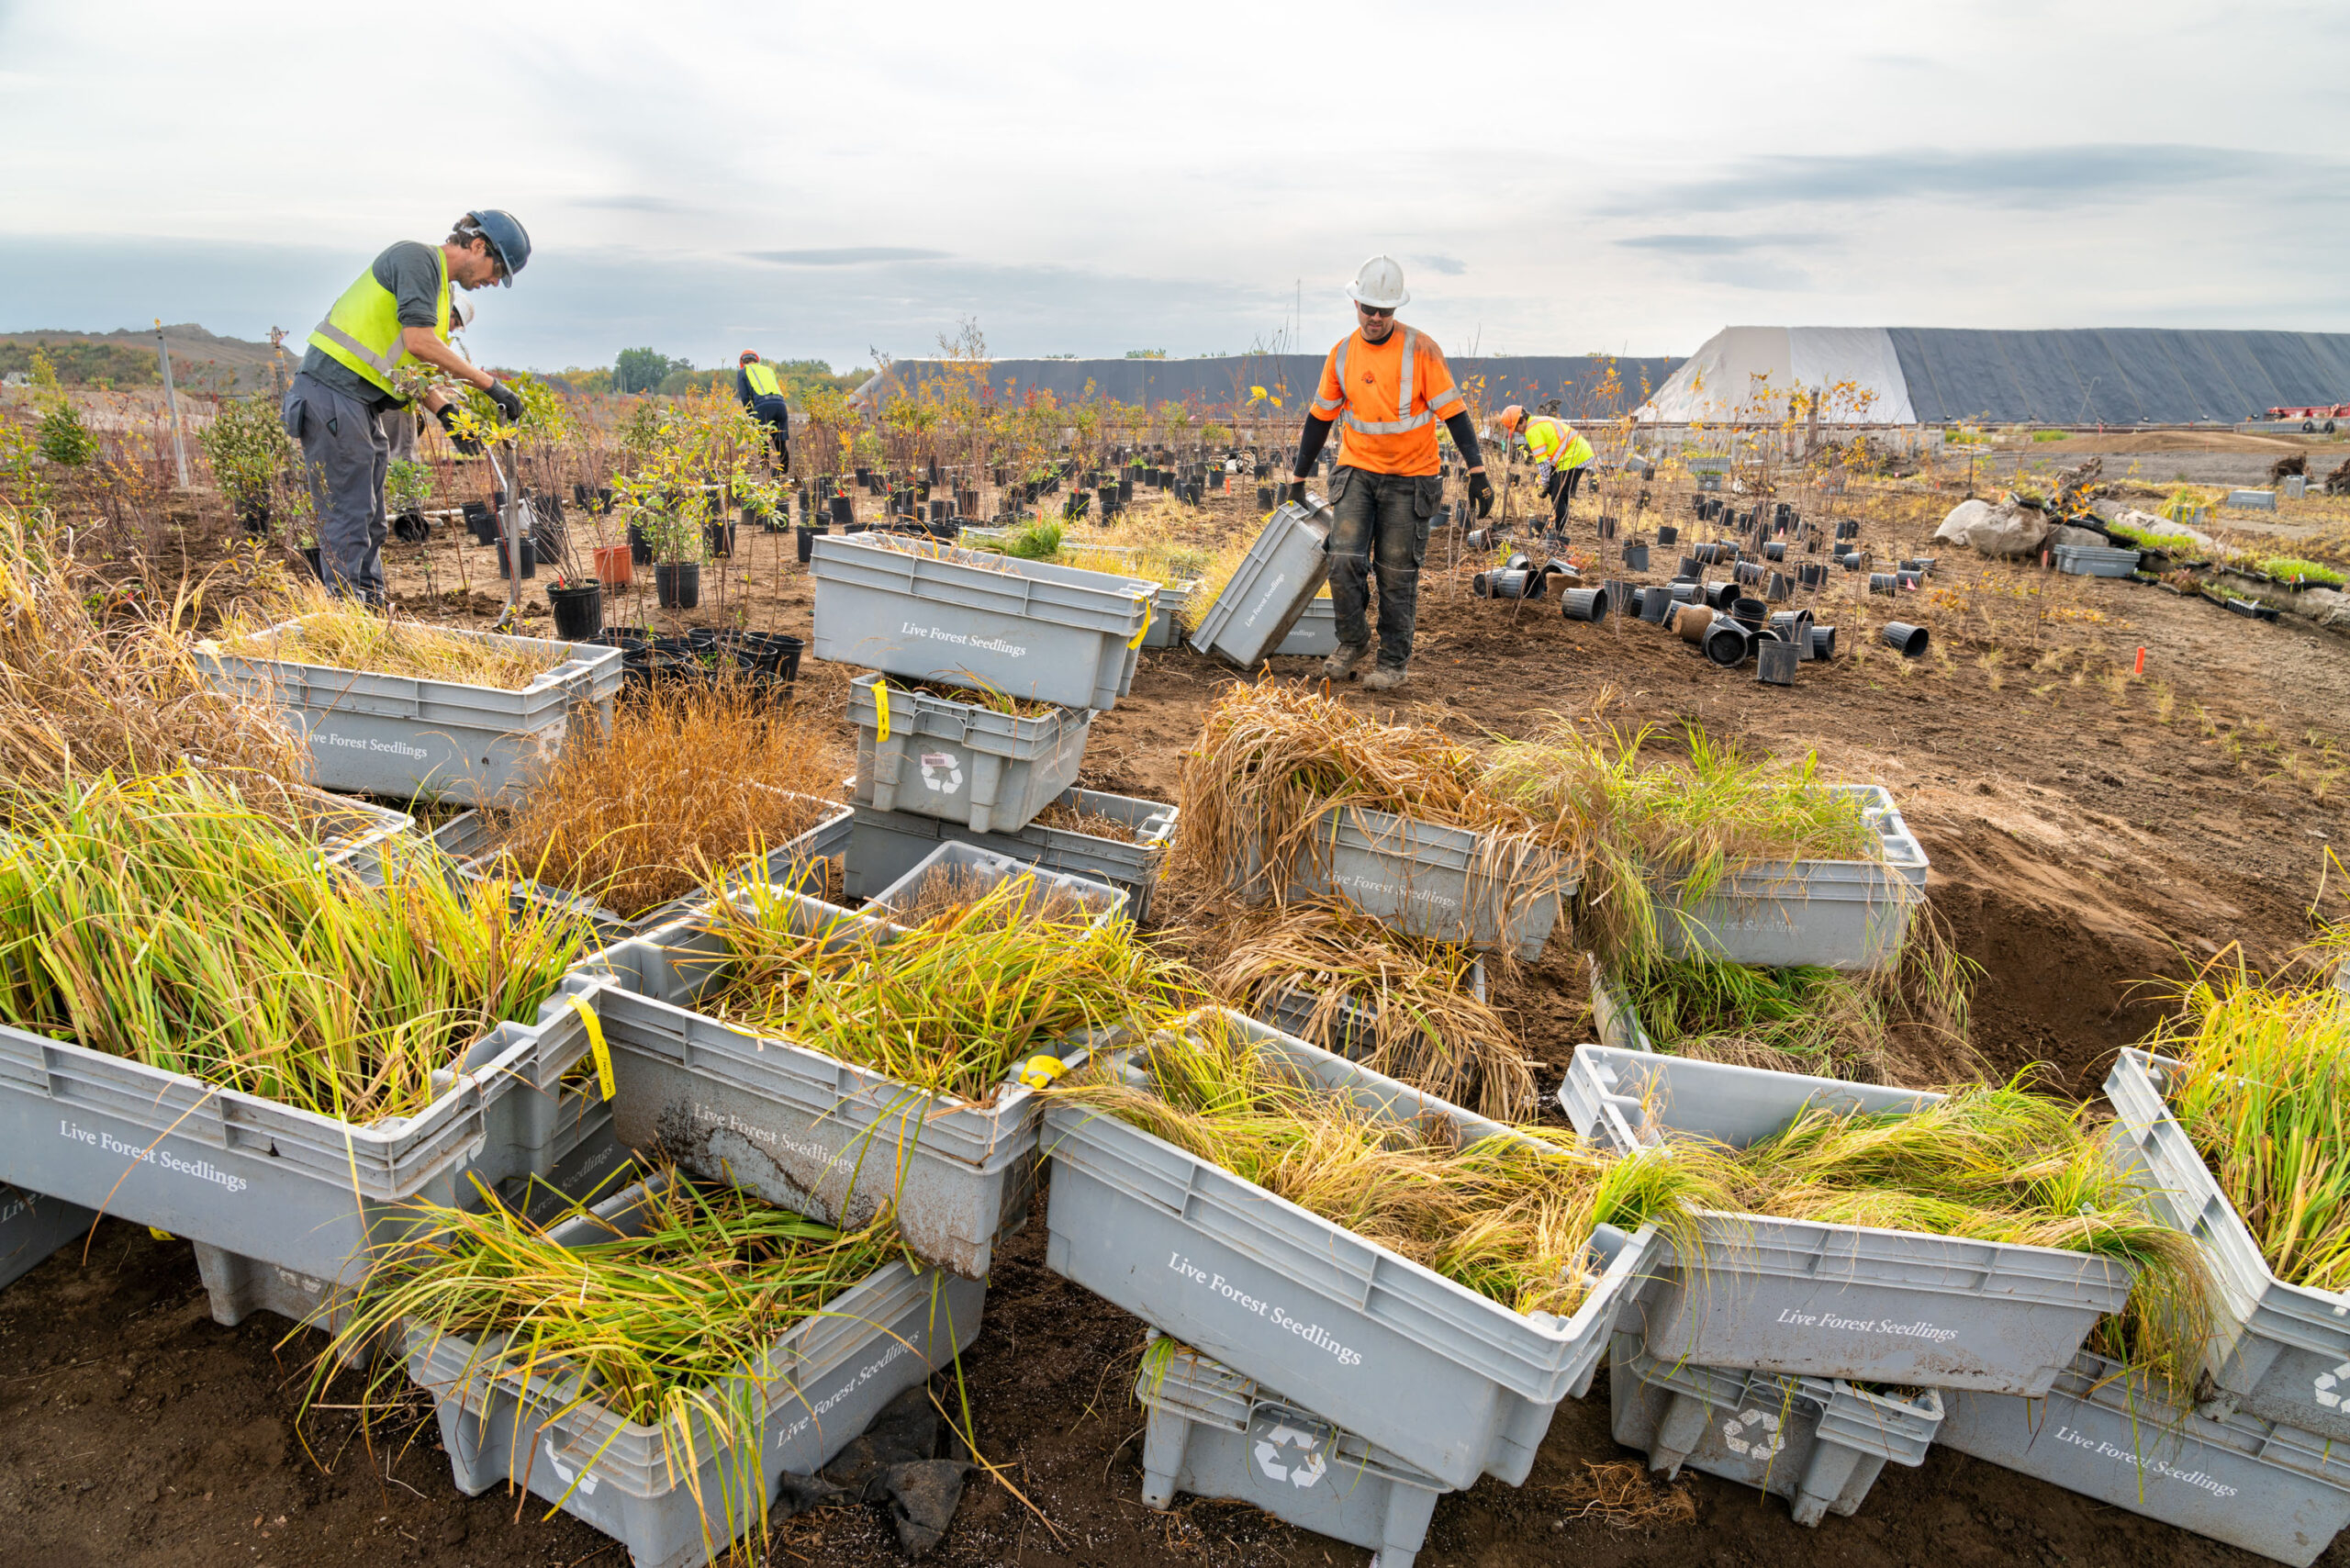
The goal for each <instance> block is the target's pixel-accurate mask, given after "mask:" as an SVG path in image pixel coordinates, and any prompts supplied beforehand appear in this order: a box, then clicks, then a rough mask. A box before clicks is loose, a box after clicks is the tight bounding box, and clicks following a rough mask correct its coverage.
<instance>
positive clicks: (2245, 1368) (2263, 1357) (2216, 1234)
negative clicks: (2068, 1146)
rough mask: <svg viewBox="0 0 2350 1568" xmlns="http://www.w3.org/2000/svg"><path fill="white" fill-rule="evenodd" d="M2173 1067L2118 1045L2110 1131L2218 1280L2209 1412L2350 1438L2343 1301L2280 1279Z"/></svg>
mask: <svg viewBox="0 0 2350 1568" xmlns="http://www.w3.org/2000/svg"><path fill="white" fill-rule="evenodd" d="M2178 1068H2179V1064H2178V1063H2177V1062H2175V1061H2172V1060H2170V1059H2169V1058H2165V1057H2157V1056H2150V1055H2148V1054H2147V1053H2146V1052H2144V1051H2141V1050H2130V1049H2125V1050H2123V1051H2122V1053H2121V1057H2120V1058H2119V1059H2117V1060H2116V1061H2115V1062H2114V1064H2113V1070H2112V1071H2111V1072H2110V1073H2109V1074H2108V1075H2107V1077H2106V1081H2105V1093H2106V1098H2107V1099H2109V1100H2110V1101H2111V1102H2112V1103H2113V1121H2112V1124H2111V1126H2110V1130H2109V1136H2110V1137H2111V1138H2112V1140H2113V1146H2114V1148H2115V1149H2116V1150H2117V1151H2118V1152H2120V1153H2121V1155H2122V1156H2123V1157H2124V1159H2126V1160H2127V1162H2128V1164H2129V1166H2130V1168H2131V1169H2132V1170H2133V1171H2134V1172H2136V1174H2137V1176H2138V1179H2139V1180H2140V1181H2141V1182H2143V1184H2144V1186H2145V1187H2146V1188H2147V1190H2148V1192H2149V1193H2150V1195H2151V1196H2152V1198H2153V1201H2154V1208H2155V1210H2156V1212H2158V1213H2159V1214H2160V1215H2162V1216H2163V1218H2164V1219H2165V1220H2167V1221H2168V1222H2169V1223H2170V1224H2171V1225H2173V1226H2177V1228H2178V1229H2180V1230H2183V1231H2185V1232H2187V1234H2188V1235H2189V1236H2192V1237H2193V1238H2195V1240H2196V1244H2197V1246H2198V1247H2199V1248H2200V1249H2201V1250H2202V1253H2203V1260H2204V1262H2205V1263H2206V1264H2207V1265H2208V1266H2209V1267H2210V1271H2211V1278H2212V1280H2213V1282H2215V1283H2216V1284H2217V1285H2218V1287H2219V1288H2218V1290H2217V1291H2216V1292H2215V1293H2214V1294H2213V1300H2212V1304H2211V1318H2212V1321H2211V1337H2210V1338H2209V1339H2207V1340H2206V1341H2204V1370H2205V1371H2206V1372H2209V1373H2210V1379H2211V1383H2212V1385H2213V1386H2212V1391H2211V1396H2210V1398H2209V1399H2207V1400H2206V1401H2205V1402H2204V1403H2203V1405H2202V1406H2200V1409H2201V1411H2202V1413H2203V1414H2205V1415H2207V1416H2215V1417H2216V1416H2224V1415H2226V1414H2228V1413H2229V1412H2231V1411H2234V1410H2239V1409H2240V1410H2244V1411H2246V1412H2248V1413H2250V1414H2251V1415H2254V1416H2256V1417H2260V1418H2261V1419H2263V1420H2266V1421H2281V1422H2283V1423H2285V1424H2286V1425H2288V1426H2290V1427H2298V1428H2301V1429H2302V1430H2304V1431H2309V1432H2314V1433H2316V1434H2317V1435H2318V1436H2319V1437H2322V1438H2327V1439H2332V1440H2333V1441H2335V1442H2350V1372H2345V1371H2344V1365H2345V1363H2350V1301H2345V1299H2344V1297H2343V1296H2341V1295H2339V1294H2335V1293H2333V1292H2331V1291H2322V1290H2313V1289H2311V1288H2310V1287H2308V1286H2305V1285H2291V1284H2287V1283H2286V1282H2284V1281H2282V1280H2280V1279H2278V1278H2277V1275H2276V1272H2275V1271H2273V1270H2272V1269H2270V1268H2269V1266H2268V1260H2267V1259H2266V1257H2264V1256H2263V1255H2262V1253H2261V1250H2260V1243H2259V1242H2257V1241H2255V1239H2253V1235H2252V1232H2251V1231H2250V1230H2248V1229H2246V1228H2245V1226H2244V1220H2243V1218H2242V1217H2241V1216H2240V1215H2237V1213H2236V1211H2235V1206H2234V1205H2233V1204H2231V1203H2229V1201H2228V1196H2227V1194H2226V1193H2223V1192H2221V1190H2220V1183H2219V1182H2218V1181H2217V1180H2215V1179H2214V1178H2213V1177H2212V1175H2211V1170H2210V1167H2209V1166H2208V1165H2206V1164H2205V1163H2204V1162H2203V1157H2202V1156H2201V1155H2200V1154H2199V1153H2197V1152H2196V1149H2195V1145H2194V1144H2193V1143H2192V1142H2191V1141H2190V1140H2189V1139H2188V1136H2187V1129H2186V1128H2184V1127H2182V1126H2179V1125H2178V1122H2177V1119H2176V1118H2174V1117H2173V1116H2172V1115H2171V1112H2170V1103H2169V1101H2168V1099H2167V1098H2166V1092H2167V1090H2168V1087H2169V1083H2170V1079H2171V1075H2172V1074H2173V1073H2175V1072H2177V1070H2178Z"/></svg>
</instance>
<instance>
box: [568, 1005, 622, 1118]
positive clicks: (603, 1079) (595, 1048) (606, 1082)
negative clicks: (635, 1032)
mask: <svg viewBox="0 0 2350 1568" xmlns="http://www.w3.org/2000/svg"><path fill="white" fill-rule="evenodd" d="M571 1006H572V1009H573V1011H575V1012H576V1013H577V1014H579V1021H580V1022H581V1023H583V1024H585V1025H588V1051H589V1052H590V1053H591V1054H592V1055H593V1056H594V1057H595V1058H596V1082H597V1083H598V1084H599V1086H600V1087H601V1088H602V1089H603V1091H604V1098H605V1099H607V1100H610V1098H611V1097H612V1047H610V1046H608V1045H606V1044H604V1025H603V1021H602V1020H600V1019H599V1018H598V1017H597V1016H596V1010H595V1009H594V1008H592V1007H590V1006H588V999H587V998H586V997H584V996H575V997H573V998H572V999H571Z"/></svg>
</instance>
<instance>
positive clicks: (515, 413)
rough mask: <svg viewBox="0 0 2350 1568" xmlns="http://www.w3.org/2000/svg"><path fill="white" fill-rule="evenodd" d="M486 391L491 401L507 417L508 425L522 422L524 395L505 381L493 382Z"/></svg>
mask: <svg viewBox="0 0 2350 1568" xmlns="http://www.w3.org/2000/svg"><path fill="white" fill-rule="evenodd" d="M486 390H487V392H488V393H489V400H490V401H491V402H493V403H495V404H497V405H498V412H499V413H501V414H503V415H505V416H506V422H507V423H508V424H509V425H513V424H520V423H521V422H522V394H520V392H517V391H515V390H514V388H512V387H511V386H507V385H506V383H504V382H503V381H493V382H491V383H490V384H489V386H487V388H486Z"/></svg>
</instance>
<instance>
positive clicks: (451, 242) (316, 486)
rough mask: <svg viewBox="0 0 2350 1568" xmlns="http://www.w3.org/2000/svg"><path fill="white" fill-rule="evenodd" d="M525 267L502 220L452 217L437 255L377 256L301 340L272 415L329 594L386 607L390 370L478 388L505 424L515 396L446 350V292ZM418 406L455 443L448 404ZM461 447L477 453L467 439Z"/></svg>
mask: <svg viewBox="0 0 2350 1568" xmlns="http://www.w3.org/2000/svg"><path fill="white" fill-rule="evenodd" d="M530 259H531V237H530V235H528V234H527V233H525V232H523V230H522V226H521V225H520V224H519V223H517V222H515V221H514V219H513V218H511V217H509V216H508V215H507V214H505V213H503V212H498V211H496V210H494V209H490V208H484V209H483V210H481V211H479V212H469V213H467V214H465V215H464V217H463V218H459V219H458V220H457V224H456V227H455V228H454V229H453V230H450V233H449V237H448V238H447V239H446V240H443V241H442V242H441V243H440V245H439V246H438V247H434V246H431V245H426V244H422V243H420V242H418V241H412V240H404V241H400V242H399V243H398V244H396V245H393V246H391V247H390V248H389V249H387V250H386V251H385V252H384V253H383V254H382V255H380V256H377V257H376V258H375V261H374V263H372V264H370V265H369V266H368V268H367V270H366V271H364V272H363V273H361V274H359V277H358V280H357V281H356V282H354V283H353V285H352V286H350V287H349V288H346V289H344V290H343V291H342V297H341V298H340V299H337V300H336V301H335V302H334V305H333V307H332V308H330V309H329V310H328V311H327V318H326V319H325V320H323V321H321V322H319V325H318V328H317V330H314V331H312V332H311V333H310V347H309V352H308V353H306V354H304V355H303V356H302V367H301V369H300V370H298V371H297V372H296V373H295V376H294V385H293V386H289V387H287V388H286V391H285V404H284V406H283V407H282V408H281V409H280V410H279V415H280V418H282V419H283V420H285V433H286V434H287V435H290V436H292V437H293V438H294V439H295V440H296V441H297V442H301V443H302V460H303V463H304V465H305V466H306V467H308V470H309V476H310V491H311V494H312V496H313V497H315V498H316V499H317V501H318V512H319V577H321V578H322V579H324V581H325V583H326V585H327V588H329V589H330V591H331V592H333V593H336V594H338V595H355V596H357V597H359V598H362V599H366V600H367V601H368V602H369V603H371V604H381V603H383V602H384V538H385V535H386V534H387V533H388V532H390V525H389V523H388V521H386V518H385V515H384V476H385V472H386V470H387V469H388V468H389V467H390V466H391V443H390V442H389V441H388V440H387V439H386V436H385V433H384V420H383V417H384V415H385V414H386V412H388V411H390V410H393V409H406V408H407V407H408V398H406V397H405V396H403V395H402V394H401V392H400V391H399V389H398V388H397V386H395V385H394V381H393V377H394V374H395V373H396V372H398V371H401V370H403V369H406V368H408V367H411V366H414V365H418V364H430V365H433V366H436V367H438V368H439V369H441V370H443V371H446V372H447V373H448V374H450V375H453V376H455V377H456V378H457V379H458V380H460V381H464V382H466V383H469V384H470V385H472V386H478V387H480V388H481V389H482V390H483V391H485V392H487V393H488V394H489V397H490V400H491V401H492V402H494V403H496V404H497V405H498V412H499V413H500V414H502V415H504V416H505V417H506V419H507V420H509V422H510V421H512V420H519V419H520V418H521V417H522V399H521V397H520V394H518V393H517V392H516V391H515V390H514V389H513V388H512V387H511V386H507V385H506V384H505V383H504V382H502V381H500V380H498V377H496V376H495V375H491V374H490V373H489V372H488V371H487V370H482V369H478V368H476V366H474V365H473V364H469V363H467V361H466V359H465V356H464V355H463V354H461V353H458V352H457V351H456V350H455V349H453V348H451V347H450V346H449V331H450V302H449V301H450V295H449V290H450V288H451V287H452V286H455V287H458V288H464V289H468V290H470V289H476V288H480V287H483V286H486V285H488V284H492V283H502V284H505V285H506V286H508V287H509V288H510V287H512V286H513V283H514V274H516V273H519V272H520V271H521V270H522V266H523V263H526V262H528V261H529V260H530ZM422 401H423V403H424V406H425V407H426V408H427V409H431V410H432V411H433V412H434V413H435V414H437V415H439V416H440V419H441V423H442V428H443V429H447V430H449V431H450V432H451V435H452V436H454V435H455V431H454V429H453V420H454V419H455V417H456V405H455V404H454V403H453V402H452V401H451V400H450V399H449V398H447V397H445V396H444V395H443V394H442V393H440V392H437V391H428V392H426V393H425V394H424V396H423V399H422ZM458 445H459V447H460V448H461V449H464V450H469V451H475V452H478V451H479V450H480V447H479V446H478V445H477V444H476V443H475V442H468V441H460V442H458Z"/></svg>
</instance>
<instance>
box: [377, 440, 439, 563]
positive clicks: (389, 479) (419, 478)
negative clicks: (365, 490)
mask: <svg viewBox="0 0 2350 1568" xmlns="http://www.w3.org/2000/svg"><path fill="white" fill-rule="evenodd" d="M403 417H405V416H403ZM431 498H432V470H431V468H429V467H427V466H426V465H424V464H421V463H418V462H415V461H413V460H410V459H406V458H404V459H402V460H401V461H399V462H397V463H395V464H393V465H391V466H390V467H389V468H387V469H386V470H385V471H384V510H386V511H387V512H390V513H391V514H392V537H393V538H395V539H397V540H399V541H401V542H402V543H408V544H422V543H425V542H427V541H428V540H430V539H431V537H432V524H431V522H430V521H427V520H426V518H425V515H424V503H425V502H426V501H428V500H431Z"/></svg>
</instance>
